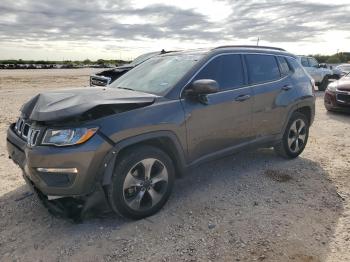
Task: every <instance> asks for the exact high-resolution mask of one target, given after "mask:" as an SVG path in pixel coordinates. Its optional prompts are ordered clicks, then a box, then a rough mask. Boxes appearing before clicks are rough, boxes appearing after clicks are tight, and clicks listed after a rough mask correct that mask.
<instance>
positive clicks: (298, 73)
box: [287, 57, 306, 77]
mask: <svg viewBox="0 0 350 262" xmlns="http://www.w3.org/2000/svg"><path fill="white" fill-rule="evenodd" d="M287 61H288V64H289V65H290V67H291V68H292V70H293V72H294V74H293V76H295V77H305V76H306V72H305V70H304V68H302V66H301V65H300V64H299V62H298V61H297V60H295V59H294V58H292V57H288V58H287Z"/></svg>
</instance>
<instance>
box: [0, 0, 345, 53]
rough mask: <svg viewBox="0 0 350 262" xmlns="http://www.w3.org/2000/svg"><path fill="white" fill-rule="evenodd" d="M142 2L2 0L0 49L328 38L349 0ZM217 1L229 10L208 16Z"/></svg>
mask: <svg viewBox="0 0 350 262" xmlns="http://www.w3.org/2000/svg"><path fill="white" fill-rule="evenodd" d="M134 1H136V0H134ZM203 1H204V0H203ZM334 1H337V0H334ZM140 2H141V1H140ZM145 2H146V1H142V3H143V6H142V7H140V6H137V5H135V3H134V2H133V1H130V0H118V1H116V0H96V1H92V0H75V1H71V0H60V1H57V0H45V1H35V0H16V1H14V0H1V1H0V49H1V47H2V48H3V50H4V47H5V48H11V50H13V49H14V48H15V47H18V48H19V47H24V48H28V50H29V49H33V47H34V46H37V47H38V48H42V49H47V50H51V51H52V50H55V51H58V50H59V51H64V52H69V51H71V52H74V53H77V52H78V51H79V50H84V51H81V53H82V55H85V50H87V51H88V50H90V51H88V52H90V54H91V53H93V52H94V53H96V51H97V49H98V50H99V52H100V53H99V55H100V54H101V53H103V52H105V53H108V52H107V51H110V50H113V51H115V50H121V51H123V50H126V52H129V53H134V54H135V53H137V51H133V50H135V49H137V48H138V49H139V50H140V52H141V49H142V51H145V50H150V51H151V50H154V49H155V48H158V49H160V48H164V45H165V46H167V47H168V48H171V49H176V48H180V49H181V48H186V47H187V46H191V47H194V46H199V47H200V46H202V45H206V46H209V45H212V46H214V45H218V44H222V43H238V42H240V43H247V42H248V43H249V42H250V43H252V41H253V40H255V39H257V37H260V39H262V40H263V41H264V43H269V44H271V43H272V44H273V43H276V42H278V43H279V44H280V43H288V44H290V43H296V42H298V43H300V42H306V43H309V44H308V46H310V44H311V43H317V42H321V41H324V43H325V39H324V38H325V33H326V32H334V31H339V32H340V34H341V35H343V36H344V37H343V39H348V38H349V37H350V33H349V32H350V16H349V15H348V14H349V12H350V6H349V5H348V4H342V3H340V4H335V3H333V1H332V2H330V1H319V2H320V3H319V2H315V1H314V0H305V1H294V0H250V1H248V0H211V1H210V0H205V1H204V2H205V3H204V2H203V5H202V3H199V4H201V8H198V9H195V8H194V5H185V4H184V1H181V0H174V1H170V2H169V1H168V2H164V3H159V2H158V4H149V5H145ZM155 2H157V1H155V0H152V3H155ZM321 2H323V3H321ZM339 2H340V1H339ZM208 3H209V4H208ZM213 3H214V4H213ZM210 4H212V5H210ZM205 5H206V6H205ZM208 5H209V6H208ZM216 5H220V7H221V8H222V6H225V12H226V13H227V14H228V15H227V14H225V15H222V17H220V13H217V12H216V13H215V14H216V16H217V17H214V19H213V17H212V13H211V10H213V9H214V8H216ZM188 6H192V8H189V7H188ZM203 6H205V8H203ZM226 7H227V8H226ZM199 10H201V12H200V11H199ZM205 10H207V12H206V13H203V12H205ZM226 10H228V12H227V11H226ZM338 35H339V34H338ZM345 42H346V40H345ZM158 43H159V44H158ZM97 46H98V47H97ZM79 47H81V48H79ZM337 48H338V47H337ZM95 50H96V51H95ZM0 52H1V51H0ZM23 52H24V51H23ZM0 55H1V54H0ZM3 56H4V55H3Z"/></svg>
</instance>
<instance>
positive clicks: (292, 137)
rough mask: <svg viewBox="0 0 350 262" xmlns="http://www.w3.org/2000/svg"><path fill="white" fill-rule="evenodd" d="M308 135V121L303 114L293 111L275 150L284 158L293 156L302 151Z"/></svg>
mask: <svg viewBox="0 0 350 262" xmlns="http://www.w3.org/2000/svg"><path fill="white" fill-rule="evenodd" d="M308 137H309V121H308V120H307V118H306V116H305V115H304V114H302V113H299V112H294V113H293V115H292V117H291V118H290V120H289V122H288V125H287V127H286V130H285V132H284V134H283V137H282V141H281V142H280V143H279V144H278V145H276V146H275V151H276V153H277V154H278V155H281V156H283V157H285V158H295V157H297V156H299V155H300V154H301V152H303V150H304V148H305V146H306V143H307V140H308Z"/></svg>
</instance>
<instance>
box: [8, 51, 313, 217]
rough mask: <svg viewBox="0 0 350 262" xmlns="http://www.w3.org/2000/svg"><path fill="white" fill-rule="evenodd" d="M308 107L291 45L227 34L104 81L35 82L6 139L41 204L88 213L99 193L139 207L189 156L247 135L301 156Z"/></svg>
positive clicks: (155, 206) (124, 206) (168, 186)
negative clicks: (81, 84)
mask: <svg viewBox="0 0 350 262" xmlns="http://www.w3.org/2000/svg"><path fill="white" fill-rule="evenodd" d="M314 113H315V96H314V93H313V85H312V80H311V78H310V76H308V74H307V73H305V71H304V69H303V68H302V66H301V65H300V64H299V63H298V62H297V59H296V57H295V56H294V55H292V54H290V53H287V52H285V51H284V50H282V49H278V48H270V47H256V46H223V47H218V48H214V49H210V50H195V51H181V52H173V53H170V54H164V55H160V56H156V57H154V58H151V59H149V60H148V61H146V62H144V63H142V64H141V65H139V66H138V67H136V68H134V69H132V70H131V71H129V72H128V73H126V74H125V75H123V76H122V77H120V78H119V79H117V80H116V81H115V82H114V83H113V84H112V85H111V86H110V87H109V88H104V89H103V88H84V89H73V90H59V91H56V92H44V93H41V94H38V95H37V96H35V97H33V98H32V99H31V100H30V101H28V102H27V103H26V104H24V105H23V107H22V108H21V115H20V117H19V119H18V121H17V123H13V124H12V125H11V126H10V127H9V129H8V134H7V147H8V153H9V156H10V158H12V159H13V161H14V162H15V163H17V164H18V165H19V166H20V167H21V169H22V170H23V176H24V178H25V180H26V181H27V182H28V184H29V185H31V186H32V188H33V189H34V190H35V192H37V193H38V196H39V197H40V198H41V199H42V200H43V202H44V203H45V204H46V205H47V206H48V207H49V210H57V209H58V208H61V207H65V208H67V206H69V207H71V206H73V204H75V206H76V208H75V209H74V210H75V211H74V212H77V213H84V212H85V211H86V210H87V209H89V208H90V207H92V206H94V205H96V203H98V201H97V200H99V199H105V200H106V201H105V203H108V204H109V207H110V208H112V209H113V210H114V211H115V212H117V213H118V214H120V215H122V216H126V217H130V218H136V219H137V218H142V217H146V216H149V215H152V214H154V213H155V212H157V211H158V210H159V209H160V208H161V207H162V206H163V205H164V204H165V202H166V201H167V199H168V197H169V195H170V192H171V190H172V188H173V185H174V179H175V178H176V177H177V176H180V175H181V174H183V173H184V171H185V170H186V169H187V168H188V167H193V166H195V165H197V164H200V163H202V162H205V161H207V160H209V159H213V158H217V157H221V156H224V155H227V154H231V153H234V152H237V151H241V150H244V149H245V148H247V147H252V146H254V147H274V148H275V151H276V152H277V153H278V154H280V155H282V156H284V157H286V158H295V157H297V156H298V155H299V154H300V153H301V152H302V151H303V150H304V148H305V145H306V143H307V140H308V134H309V127H310V125H311V124H312V122H313V119H314ZM213 175H215V174H213Z"/></svg>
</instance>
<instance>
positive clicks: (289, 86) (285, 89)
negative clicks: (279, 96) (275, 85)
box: [282, 85, 292, 91]
mask: <svg viewBox="0 0 350 262" xmlns="http://www.w3.org/2000/svg"><path fill="white" fill-rule="evenodd" d="M290 89H292V86H291V85H284V86H282V90H284V91H288V90H290Z"/></svg>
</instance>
